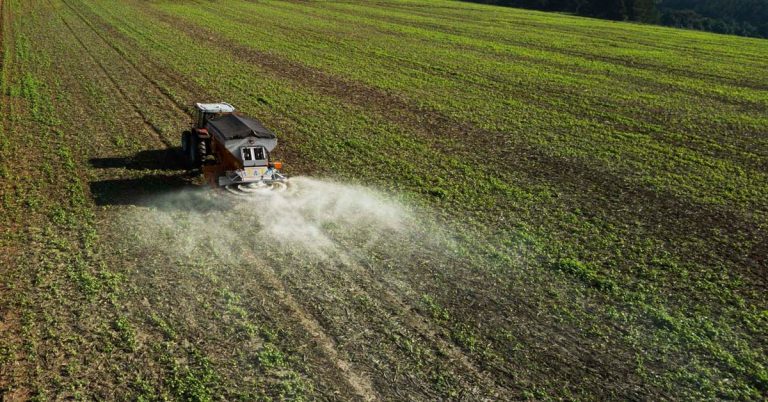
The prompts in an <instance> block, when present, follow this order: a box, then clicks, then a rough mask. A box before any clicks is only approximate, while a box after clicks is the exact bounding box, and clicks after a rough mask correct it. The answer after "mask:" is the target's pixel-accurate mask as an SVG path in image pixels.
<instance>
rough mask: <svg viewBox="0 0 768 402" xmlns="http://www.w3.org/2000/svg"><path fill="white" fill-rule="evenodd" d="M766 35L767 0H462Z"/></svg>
mask: <svg viewBox="0 0 768 402" xmlns="http://www.w3.org/2000/svg"><path fill="white" fill-rule="evenodd" d="M464 1H470V2H474V3H486V4H497V5H502V6H510V7H520V8H529V9H534V10H544V11H565V12H569V13H573V14H577V15H583V16H588V17H597V18H604V19H610V20H619V21H622V20H623V21H639V22H645V23H651V24H660V25H667V26H673V27H678V28H689V29H699V30H704V31H711V32H717V33H724V34H733V35H742V36H753V37H758V38H768V0H464Z"/></svg>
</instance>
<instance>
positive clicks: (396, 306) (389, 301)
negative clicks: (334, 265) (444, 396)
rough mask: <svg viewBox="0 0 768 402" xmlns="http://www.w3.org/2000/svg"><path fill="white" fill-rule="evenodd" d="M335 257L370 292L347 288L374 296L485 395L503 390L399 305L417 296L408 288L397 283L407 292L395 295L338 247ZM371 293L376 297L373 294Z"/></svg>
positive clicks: (359, 287)
mask: <svg viewBox="0 0 768 402" xmlns="http://www.w3.org/2000/svg"><path fill="white" fill-rule="evenodd" d="M334 254H335V255H336V257H338V258H339V261H340V262H341V263H342V264H343V265H344V266H346V267H347V268H349V269H350V271H351V272H352V274H353V277H354V278H357V279H358V280H359V281H360V282H363V283H364V284H365V285H366V287H367V288H369V289H371V290H365V287H364V286H363V285H362V284H361V283H358V282H356V281H354V280H351V279H349V284H350V287H354V288H355V289H356V290H357V291H358V292H360V293H364V294H369V295H372V296H376V297H375V298H374V297H372V298H371V299H373V300H381V301H383V302H385V303H383V307H384V308H391V309H393V310H394V311H395V312H396V313H395V314H394V315H395V316H397V317H398V318H401V319H403V321H404V323H405V324H406V325H407V326H408V327H410V328H411V329H413V330H415V332H416V333H417V334H419V335H421V336H422V337H424V338H425V339H428V340H430V341H431V343H430V346H431V347H434V348H435V349H437V350H438V351H439V352H441V353H443V354H445V355H446V356H447V357H448V358H449V359H448V360H449V361H451V362H455V363H458V366H459V367H460V368H462V369H464V370H465V372H466V373H469V374H470V377H472V378H474V379H476V380H478V381H479V382H480V384H481V385H482V386H483V389H484V390H486V391H488V390H491V389H493V388H495V387H499V388H501V389H505V390H506V387H507V386H506V385H504V384H501V383H499V382H497V381H495V380H494V379H492V378H491V375H490V374H489V373H488V372H487V371H485V370H482V369H481V368H479V367H478V366H477V365H476V364H475V363H473V358H472V357H471V356H468V355H467V354H466V353H465V352H464V351H463V350H461V348H460V347H459V346H458V345H456V344H455V343H454V342H453V341H447V340H445V339H444V337H443V336H440V335H439V334H438V333H437V332H436V331H435V329H434V328H432V327H431V326H430V322H429V320H428V319H427V318H426V317H424V316H423V315H422V314H421V313H419V312H418V311H417V310H416V309H415V308H414V306H411V305H407V304H405V303H404V302H403V301H402V300H404V299H407V293H409V292H410V293H411V294H418V292H416V291H415V290H414V289H413V288H412V287H411V286H410V285H409V284H407V283H405V282H400V286H395V288H398V289H399V288H403V287H404V288H406V292H405V293H404V294H399V295H398V294H396V293H395V292H394V291H392V290H391V289H389V288H388V282H387V281H384V280H381V279H377V278H376V277H375V276H373V267H369V269H366V268H364V267H363V266H362V265H361V263H359V262H357V261H355V259H354V258H353V257H352V256H351V255H350V254H349V253H348V252H347V251H345V250H343V249H342V248H341V247H336V250H335V251H334ZM374 289H375V291H376V293H373V290H374ZM460 381H462V382H464V386H465V388H466V389H471V388H472V387H471V386H470V385H469V384H468V383H466V380H465V379H464V378H461V379H460ZM499 397H500V396H499V395H495V398H499Z"/></svg>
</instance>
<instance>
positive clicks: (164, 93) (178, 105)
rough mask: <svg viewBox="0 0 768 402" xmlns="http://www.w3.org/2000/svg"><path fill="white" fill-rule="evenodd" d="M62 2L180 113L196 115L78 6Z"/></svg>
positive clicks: (62, 0) (64, 0) (63, 0)
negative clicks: (116, 43)
mask: <svg viewBox="0 0 768 402" xmlns="http://www.w3.org/2000/svg"><path fill="white" fill-rule="evenodd" d="M61 2H62V3H64V4H65V5H66V6H67V7H68V8H69V9H70V10H72V12H73V13H74V14H75V15H77V17H78V18H79V19H80V20H81V21H82V22H83V23H84V24H85V25H86V26H88V28H90V29H91V31H93V33H94V34H95V35H96V36H98V37H99V39H101V41H102V42H104V44H106V45H107V46H109V47H110V48H111V49H112V50H113V51H114V52H115V53H117V54H118V55H119V56H120V58H121V59H122V60H123V61H125V62H126V63H128V64H129V65H130V66H131V67H132V68H133V70H134V71H136V72H137V73H138V74H139V75H140V76H141V77H142V78H144V79H145V80H146V81H147V82H149V83H150V84H152V87H154V88H155V89H156V90H157V91H158V92H159V93H160V94H161V95H162V96H163V97H164V98H165V99H167V100H168V102H170V104H171V105H172V106H173V107H174V108H175V109H176V110H177V111H178V112H179V113H181V114H183V115H185V116H189V117H190V118H194V115H193V114H192V113H190V112H189V110H187V109H186V107H185V106H184V105H183V104H181V103H179V102H178V101H177V100H176V99H174V98H173V96H171V94H170V93H169V92H168V90H166V89H165V88H163V86H162V85H160V84H159V83H158V82H157V81H155V80H154V79H152V78H151V77H150V76H148V75H147V74H146V73H144V71H143V70H141V69H140V68H139V67H138V66H137V65H136V63H134V62H133V61H132V60H131V59H130V58H128V55H127V54H126V53H125V52H124V51H123V50H122V49H120V48H119V47H117V46H115V44H113V43H112V42H110V41H109V40H107V38H105V37H104V35H103V34H102V33H101V32H100V31H99V30H98V29H96V27H94V26H93V24H92V22H91V21H90V20H88V19H87V18H86V17H85V16H84V15H83V14H82V13H81V12H80V11H79V10H78V9H77V8H75V7H74V6H72V5H71V4H69V2H68V1H66V0H61Z"/></svg>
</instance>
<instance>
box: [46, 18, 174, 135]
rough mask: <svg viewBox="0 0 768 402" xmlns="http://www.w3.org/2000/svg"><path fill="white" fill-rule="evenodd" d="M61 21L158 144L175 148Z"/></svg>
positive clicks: (77, 36) (65, 23)
mask: <svg viewBox="0 0 768 402" xmlns="http://www.w3.org/2000/svg"><path fill="white" fill-rule="evenodd" d="M61 20H62V22H63V23H64V25H66V27H67V29H69V31H70V33H71V34H72V36H74V37H75V38H76V39H77V41H78V42H79V43H80V45H81V46H82V50H83V52H84V54H87V55H88V57H89V58H90V59H91V60H92V61H93V62H94V63H95V64H96V65H98V66H99V71H100V72H101V73H102V74H103V75H104V76H105V77H107V79H109V81H110V82H111V83H112V86H113V87H114V89H115V91H116V92H117V93H119V94H120V96H121V97H122V98H123V99H125V101H126V103H129V104H130V105H131V106H132V112H133V113H134V114H135V115H136V116H137V117H138V118H140V120H141V122H142V123H143V124H144V126H145V127H146V128H147V129H148V130H149V131H152V132H154V133H155V137H156V139H157V141H158V142H160V143H161V144H162V145H163V146H165V147H167V148H171V147H173V146H174V144H172V143H171V142H169V141H168V140H167V139H165V138H164V137H163V134H162V131H161V129H160V128H159V127H158V126H157V125H155V124H154V123H153V122H152V121H151V120H150V118H149V116H147V114H146V113H145V109H143V108H142V107H141V106H140V105H139V104H138V103H136V102H135V101H134V100H133V99H132V98H131V96H129V95H128V93H127V92H126V91H125V90H124V89H123V87H122V85H121V83H120V82H118V81H117V80H116V79H115V77H114V76H113V75H112V74H110V73H109V71H108V70H107V68H106V67H105V65H104V63H103V62H102V61H101V60H100V59H99V58H98V57H97V56H95V55H94V54H93V53H92V51H91V48H90V46H88V45H87V44H86V43H85V42H83V41H82V39H81V38H80V36H79V35H78V34H77V33H76V32H75V30H74V29H72V26H71V25H70V24H69V23H68V22H67V21H66V19H65V18H64V16H61Z"/></svg>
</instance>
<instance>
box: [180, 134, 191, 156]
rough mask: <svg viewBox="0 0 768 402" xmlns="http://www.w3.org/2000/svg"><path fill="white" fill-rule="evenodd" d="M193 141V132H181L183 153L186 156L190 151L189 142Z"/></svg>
mask: <svg viewBox="0 0 768 402" xmlns="http://www.w3.org/2000/svg"><path fill="white" fill-rule="evenodd" d="M191 141H192V133H191V132H189V131H185V132H183V133H181V153H182V154H183V155H184V156H185V157H186V156H187V152H189V144H190V142H191Z"/></svg>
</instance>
